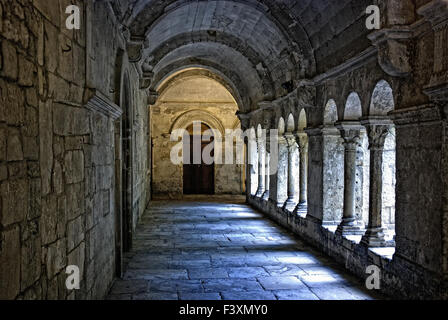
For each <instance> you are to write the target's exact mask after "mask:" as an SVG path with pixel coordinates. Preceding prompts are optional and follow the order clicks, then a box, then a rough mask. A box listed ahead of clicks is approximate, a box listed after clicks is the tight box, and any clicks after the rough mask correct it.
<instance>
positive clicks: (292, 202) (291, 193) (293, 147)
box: [284, 133, 298, 209]
mask: <svg viewBox="0 0 448 320" xmlns="http://www.w3.org/2000/svg"><path fill="white" fill-rule="evenodd" d="M285 139H286V143H287V145H288V199H287V200H286V202H285V204H284V208H285V209H294V208H295V206H296V205H297V198H296V185H295V183H294V174H295V172H294V153H295V152H297V148H298V146H297V142H296V138H295V136H294V135H293V134H291V133H286V134H285Z"/></svg>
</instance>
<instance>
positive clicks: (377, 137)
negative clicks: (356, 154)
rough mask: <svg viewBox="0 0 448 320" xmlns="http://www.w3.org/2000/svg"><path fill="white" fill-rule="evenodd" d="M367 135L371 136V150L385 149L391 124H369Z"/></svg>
mask: <svg viewBox="0 0 448 320" xmlns="http://www.w3.org/2000/svg"><path fill="white" fill-rule="evenodd" d="M366 127H367V135H368V138H369V149H370V150H383V149H384V144H385V142H386V138H387V134H388V133H389V131H390V128H391V126H388V125H376V124H372V125H367V126H366Z"/></svg>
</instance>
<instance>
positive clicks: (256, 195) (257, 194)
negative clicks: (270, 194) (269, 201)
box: [255, 190, 264, 198]
mask: <svg viewBox="0 0 448 320" xmlns="http://www.w3.org/2000/svg"><path fill="white" fill-rule="evenodd" d="M263 194H264V190H257V193H256V194H255V197H257V198H262V197H263Z"/></svg>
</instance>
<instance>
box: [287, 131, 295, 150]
mask: <svg viewBox="0 0 448 320" xmlns="http://www.w3.org/2000/svg"><path fill="white" fill-rule="evenodd" d="M284 137H285V139H286V143H287V144H288V149H289V151H290V152H293V151H294V150H295V149H297V141H296V137H295V136H294V135H293V134H292V133H289V132H288V133H286V134H285V135H284Z"/></svg>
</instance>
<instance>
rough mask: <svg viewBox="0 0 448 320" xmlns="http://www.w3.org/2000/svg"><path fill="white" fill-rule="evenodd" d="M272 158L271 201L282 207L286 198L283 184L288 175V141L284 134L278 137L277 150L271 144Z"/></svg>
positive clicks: (273, 204)
mask: <svg viewBox="0 0 448 320" xmlns="http://www.w3.org/2000/svg"><path fill="white" fill-rule="evenodd" d="M270 149H271V159H270V165H269V167H270V173H271V176H270V179H269V184H270V186H269V202H270V203H271V205H272V207H275V208H276V207H281V206H283V204H284V201H285V200H286V197H285V194H284V188H282V186H283V184H284V183H285V182H286V181H285V179H287V178H286V176H287V169H288V168H287V166H286V162H287V159H286V158H287V152H288V150H287V149H288V148H287V143H286V139H285V138H284V137H283V135H281V136H280V135H279V136H278V139H277V151H273V150H274V146H270ZM274 153H276V154H274Z"/></svg>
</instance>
